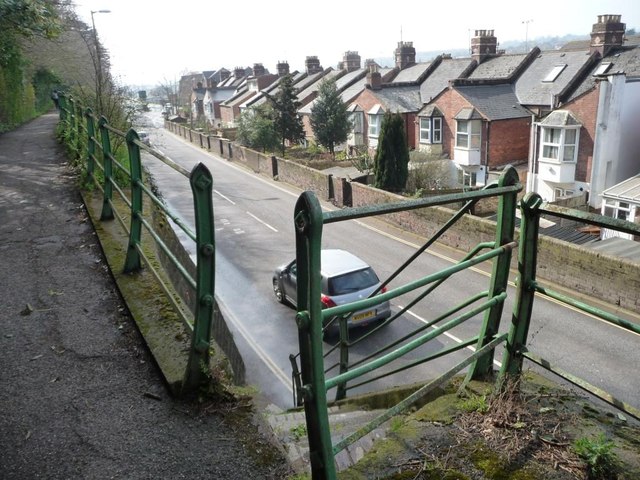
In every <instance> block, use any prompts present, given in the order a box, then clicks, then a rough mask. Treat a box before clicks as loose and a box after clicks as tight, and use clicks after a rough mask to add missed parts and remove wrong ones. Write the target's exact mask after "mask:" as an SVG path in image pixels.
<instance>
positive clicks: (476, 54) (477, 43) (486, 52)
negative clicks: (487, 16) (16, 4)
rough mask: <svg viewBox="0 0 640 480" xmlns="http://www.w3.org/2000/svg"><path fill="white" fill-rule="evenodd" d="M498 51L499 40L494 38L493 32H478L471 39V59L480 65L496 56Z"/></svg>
mask: <svg viewBox="0 0 640 480" xmlns="http://www.w3.org/2000/svg"><path fill="white" fill-rule="evenodd" d="M497 51H498V39H497V38H496V37H495V36H494V34H493V30H476V34H475V36H474V37H473V38H472V39H471V58H472V59H474V60H475V61H476V62H478V64H481V63H482V62H484V61H485V60H486V59H487V58H490V57H494V56H496V54H497Z"/></svg>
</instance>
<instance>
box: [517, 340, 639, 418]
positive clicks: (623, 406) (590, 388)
mask: <svg viewBox="0 0 640 480" xmlns="http://www.w3.org/2000/svg"><path fill="white" fill-rule="evenodd" d="M523 356H524V357H525V358H527V359H529V360H531V361H532V362H534V363H536V364H538V365H540V366H541V367H542V368H544V369H545V370H549V371H550V372H553V373H555V374H556V375H558V376H559V377H562V378H564V379H565V380H567V381H569V382H571V383H573V384H574V385H576V386H577V387H580V388H581V389H583V390H585V391H587V392H589V393H591V394H593V395H595V396H596V397H598V398H600V399H602V400H604V401H605V402H607V403H609V404H610V405H612V406H614V407H616V408H617V409H619V410H622V411H623V412H626V413H628V414H629V415H631V416H633V417H635V418H636V419H637V420H640V410H638V409H637V408H635V407H633V406H631V405H629V404H628V403H625V402H623V401H622V400H619V399H617V398H616V397H614V396H613V395H611V394H610V393H608V392H605V391H604V390H602V389H601V388H599V387H596V386H595V385H592V384H591V383H589V382H587V381H586V380H584V379H582V378H580V377H576V376H575V375H573V374H571V373H569V372H566V371H565V370H563V369H561V368H558V367H556V366H555V365H553V364H551V363H550V362H549V361H548V360H545V359H544V358H542V357H539V356H538V355H536V354H534V353H531V352H524V353H523Z"/></svg>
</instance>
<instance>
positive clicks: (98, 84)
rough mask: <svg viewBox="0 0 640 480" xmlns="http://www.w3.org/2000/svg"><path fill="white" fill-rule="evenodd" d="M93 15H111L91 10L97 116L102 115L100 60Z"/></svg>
mask: <svg viewBox="0 0 640 480" xmlns="http://www.w3.org/2000/svg"><path fill="white" fill-rule="evenodd" d="M94 13H111V10H91V27H92V28H93V40H94V42H95V44H96V65H97V69H98V71H97V72H96V96H97V100H98V101H97V102H96V104H97V106H98V114H99V115H102V111H103V108H102V59H101V58H100V57H101V54H100V43H99V42H98V33H97V32H96V23H95V21H94V20H93V14H94Z"/></svg>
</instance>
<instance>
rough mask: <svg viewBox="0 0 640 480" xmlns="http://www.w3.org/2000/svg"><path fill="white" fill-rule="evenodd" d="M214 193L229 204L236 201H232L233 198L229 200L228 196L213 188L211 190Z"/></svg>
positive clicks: (233, 203)
mask: <svg viewBox="0 0 640 480" xmlns="http://www.w3.org/2000/svg"><path fill="white" fill-rule="evenodd" d="M213 192H214V193H215V194H216V195H218V196H219V197H221V198H224V199H225V200H226V201H227V202H229V203H230V204H231V205H235V204H236V202H234V201H233V200H231V199H230V198H229V197H227V196H225V195H223V194H222V193H220V192H219V191H218V190H214V191H213Z"/></svg>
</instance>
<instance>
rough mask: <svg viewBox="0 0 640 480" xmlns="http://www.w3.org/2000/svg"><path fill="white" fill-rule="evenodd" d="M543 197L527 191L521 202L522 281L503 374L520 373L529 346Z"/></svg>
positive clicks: (519, 264)
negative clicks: (527, 345)
mask: <svg viewBox="0 0 640 480" xmlns="http://www.w3.org/2000/svg"><path fill="white" fill-rule="evenodd" d="M541 204H542V198H541V197H540V195H538V194H537V193H529V194H527V195H526V196H525V197H524V198H523V199H522V201H521V202H520V210H521V212H522V215H521V222H520V245H519V247H518V248H519V255H518V281H517V283H518V285H517V292H516V298H515V303H514V306H513V316H512V318H511V328H510V330H509V336H508V337H507V344H506V348H505V351H504V355H503V357H502V368H501V370H500V376H501V377H503V376H504V375H505V374H508V375H517V374H519V373H520V372H521V371H522V358H523V357H522V353H523V351H524V348H525V346H526V342H527V335H528V333H529V325H530V323H531V312H532V310H533V300H534V298H535V293H536V291H535V286H534V284H535V280H536V265H537V257H538V229H539V218H540V216H539V210H538V208H539V207H540V205H541Z"/></svg>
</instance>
